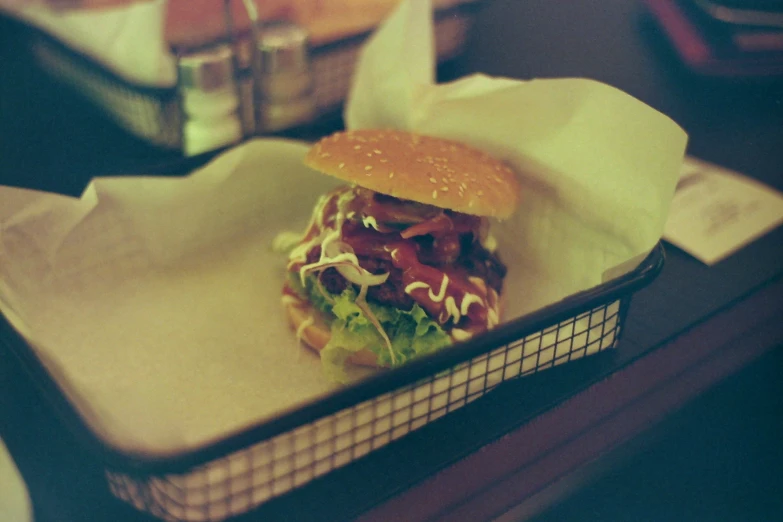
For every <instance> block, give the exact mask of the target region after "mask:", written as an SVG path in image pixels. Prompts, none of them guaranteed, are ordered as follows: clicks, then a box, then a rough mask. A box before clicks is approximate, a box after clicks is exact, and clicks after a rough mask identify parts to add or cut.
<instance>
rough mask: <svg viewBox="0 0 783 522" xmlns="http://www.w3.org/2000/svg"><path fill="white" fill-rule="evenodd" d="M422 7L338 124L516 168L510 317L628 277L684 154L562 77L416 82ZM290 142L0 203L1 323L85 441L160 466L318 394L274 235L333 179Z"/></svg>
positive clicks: (428, 56)
mask: <svg viewBox="0 0 783 522" xmlns="http://www.w3.org/2000/svg"><path fill="white" fill-rule="evenodd" d="M431 24H432V21H431V11H430V6H429V2H425V1H418V0H417V1H415V2H414V1H404V2H402V3H401V4H400V6H399V8H398V9H397V10H396V11H395V13H394V14H393V15H392V16H391V18H390V19H389V20H388V21H387V22H386V23H385V24H384V25H383V26H382V27H381V28H380V30H379V32H378V33H376V35H375V36H374V37H373V38H372V39H371V41H370V43H369V45H368V46H367V48H366V49H365V51H364V53H363V54H362V56H361V61H360V65H359V67H358V70H357V74H356V78H355V84H354V88H353V90H352V93H351V97H350V99H349V103H348V107H347V111H346V120H347V123H348V125H349V126H350V127H354V128H357V127H398V128H407V129H412V130H415V131H419V132H422V133H426V134H432V135H437V136H444V137H450V138H456V139H460V140H462V141H465V142H468V143H472V144H474V145H476V146H478V147H481V148H483V149H485V150H487V151H489V152H490V153H492V154H494V155H496V156H498V157H500V158H501V159H504V160H506V161H508V162H509V163H510V164H511V165H513V166H514V167H515V168H516V169H517V170H518V171H519V173H520V176H521V179H522V183H523V193H522V204H521V207H520V210H519V212H518V213H517V214H516V215H515V216H514V217H513V218H511V219H509V220H507V221H505V222H503V223H501V224H498V225H497V227H496V233H497V236H498V239H499V245H500V246H499V248H500V249H501V253H502V256H503V259H504V260H505V261H506V262H507V264H508V265H509V276H508V279H507V285H506V289H505V292H506V294H507V303H508V305H507V316H506V319H507V320H510V319H513V318H515V317H519V316H521V315H524V314H525V313H527V312H530V311H532V310H534V309H537V308H539V307H541V306H543V305H546V304H549V303H551V302H554V301H557V300H558V299H561V298H563V297H565V296H567V295H570V294H572V293H575V292H577V291H580V290H585V289H588V288H590V287H592V286H595V285H596V284H599V283H600V282H602V281H603V279H604V277H605V274H606V273H607V271H611V273H612V274H616V273H618V271H617V270H616V267H618V266H624V267H625V268H630V267H632V266H633V263H630V264H629V263H628V262H629V261H631V260H634V259H637V258H638V257H639V256H641V255H644V254H646V253H647V252H649V250H650V249H651V248H652V247H653V246H654V245H655V243H656V242H657V241H658V239H659V238H660V236H661V233H662V230H663V225H664V223H665V220H666V215H667V212H668V206H669V203H670V201H671V198H672V194H673V191H674V187H675V184H676V181H677V177H678V172H679V166H680V164H681V161H682V156H683V152H684V148H685V143H686V135H685V133H684V132H683V131H682V130H681V129H680V128H679V127H678V126H677V125H676V124H674V123H673V122H672V121H671V120H669V119H668V118H667V117H665V116H664V115H662V114H660V113H658V112H656V111H654V110H653V109H651V108H649V107H647V106H646V105H644V104H642V103H641V102H639V101H637V100H635V99H633V98H631V97H630V96H628V95H626V94H624V93H622V92H620V91H618V90H616V89H614V88H612V87H609V86H606V85H602V84H599V83H597V82H593V81H589V80H580V79H558V80H534V81H530V82H521V81H516V80H510V79H498V78H488V77H485V76H480V75H479V76H472V77H469V78H465V79H463V80H460V81H457V82H455V83H452V84H447V85H435V84H434V83H433V71H434V59H433V57H434V51H433V49H432V33H431V27H432V25H431ZM306 150H307V145H306V144H302V143H295V142H288V141H281V140H255V141H251V142H249V143H246V144H244V145H242V146H239V147H237V148H235V149H233V150H232V151H230V152H228V153H225V154H224V155H222V156H220V157H219V158H217V159H216V160H215V161H213V162H212V163H211V164H209V165H207V166H206V167H205V168H203V169H201V170H199V171H197V172H194V173H192V174H191V175H190V176H188V177H186V178H154V177H144V176H138V177H126V178H100V179H96V180H94V181H93V182H92V183H91V184H90V186H89V187H88V188H87V190H86V191H85V193H84V194H83V195H82V197H81V198H70V197H65V196H60V195H54V194H46V193H40V192H34V191H28V190H23V189H16V188H9V187H2V188H1V189H0V310H1V311H2V312H3V314H5V316H6V317H7V318H8V319H9V321H10V322H11V323H12V325H13V326H14V327H15V328H16V329H17V330H19V331H20V332H21V333H22V335H24V336H25V338H26V339H27V340H28V341H29V343H30V345H31V346H32V348H33V349H34V350H35V353H36V354H37V355H38V356H39V357H40V359H41V360H42V361H43V362H44V364H45V365H46V367H47V369H48V370H49V372H51V374H52V376H53V377H54V378H55V380H56V381H57V383H58V384H59V385H60V387H61V388H62V390H63V392H64V393H65V394H66V395H67V396H68V398H69V399H70V400H71V401H72V402H73V403H74V404H75V406H76V407H77V409H78V411H79V413H80V414H81V415H82V416H83V417H84V419H85V421H86V422H87V423H88V424H89V426H90V427H91V428H92V429H93V430H94V431H95V432H96V433H97V434H98V435H99V436H100V437H102V438H103V439H104V440H105V441H106V442H107V443H109V444H111V445H113V446H115V447H117V448H118V449H120V450H123V451H126V452H131V453H140V454H145V455H163V454H173V453H177V452H181V451H185V450H187V449H191V448H194V447H197V446H200V445H202V444H204V443H208V442H210V441H212V440H215V439H218V438H221V437H223V436H225V435H227V434H229V433H231V432H234V431H236V430H240V429H242V428H245V427H247V426H249V425H252V424H256V423H258V422H262V421H264V420H265V419H268V418H270V417H272V416H275V415H277V414H279V413H280V412H282V411H285V410H288V409H290V408H295V407H296V406H297V405H300V404H302V403H305V402H308V401H311V400H313V399H314V398H317V397H319V396H322V395H323V394H326V393H329V392H330V391H331V390H332V389H333V387H334V386H335V385H333V384H331V383H329V382H327V381H326V380H325V378H324V377H323V376H322V374H321V370H320V362H319V360H318V358H317V356H315V355H314V354H313V353H311V352H309V351H307V350H304V349H302V348H300V347H299V346H298V345H297V342H296V339H295V337H294V335H293V333H292V332H291V331H290V330H289V329H288V327H287V325H286V323H285V320H284V318H283V314H282V310H281V307H280V287H281V285H282V282H283V278H284V266H285V258H284V256H281V255H279V254H276V253H274V252H272V250H271V242H272V239H273V237H274V236H275V235H276V234H277V233H278V232H279V231H281V230H286V229H287V230H290V229H297V228H302V227H303V226H304V225H305V223H306V221H307V219H308V217H309V213H310V211H311V209H312V206H313V204H314V202H315V200H316V198H317V197H318V195H319V194H321V193H323V192H324V191H326V190H328V189H329V188H330V187H332V186H334V185H335V183H336V181H335V180H333V179H331V178H329V177H328V176H324V175H321V174H318V173H315V172H313V171H310V170H309V169H307V168H305V167H303V166H302V165H301V159H302V156H303V155H304V153H305V151H306Z"/></svg>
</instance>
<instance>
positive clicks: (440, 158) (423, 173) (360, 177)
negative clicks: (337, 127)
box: [305, 129, 519, 219]
mask: <svg viewBox="0 0 783 522" xmlns="http://www.w3.org/2000/svg"><path fill="white" fill-rule="evenodd" d="M305 164H306V165H307V166H309V167H311V168H313V169H315V170H318V171H320V172H323V173H324V174H329V175H331V176H335V177H336V178H339V179H341V180H344V181H347V182H349V183H354V184H356V185H359V186H361V187H364V188H367V189H370V190H373V191H375V192H380V193H382V194H386V195H389V196H394V197H397V198H401V199H408V200H412V201H417V202H419V203H425V204H428V205H434V206H437V207H441V208H445V209H450V210H454V211H457V212H462V213H465V214H473V215H476V216H487V217H494V218H499V219H505V218H507V217H509V216H510V215H511V214H513V212H514V210H515V209H516V207H517V204H518V202H519V182H518V181H517V177H516V175H515V173H514V171H512V170H511V169H510V168H509V167H508V166H507V165H506V164H504V163H503V162H501V161H498V160H497V159H494V158H492V157H490V156H489V155H487V154H486V153H485V152H482V151H480V150H477V149H474V148H472V147H469V146H467V145H465V144H462V143H459V142H456V141H450V140H444V139H440V138H433V137H430V136H422V135H419V134H413V133H410V132H404V131H397V130H377V129H363V130H354V131H347V132H338V133H336V134H333V135H331V136H329V137H326V138H324V139H322V140H321V141H319V142H318V143H316V144H315V145H314V146H313V147H312V148H311V149H310V151H309V153H308V154H307V156H306V157H305Z"/></svg>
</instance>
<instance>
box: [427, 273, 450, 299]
mask: <svg viewBox="0 0 783 522" xmlns="http://www.w3.org/2000/svg"><path fill="white" fill-rule="evenodd" d="M448 285H449V276H447V275H446V274H443V279H442V280H441V282H440V290H438V295H435V294H433V293H432V288H430V290H429V296H430V299H432V302H433V303H440V302H441V301H443V298H444V297H445V296H446V287H447V286H448ZM428 286H429V285H428Z"/></svg>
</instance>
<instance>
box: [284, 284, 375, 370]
mask: <svg viewBox="0 0 783 522" xmlns="http://www.w3.org/2000/svg"><path fill="white" fill-rule="evenodd" d="M285 295H286V296H290V297H293V299H285V300H284V301H283V308H284V309H285V312H286V316H287V317H288V322H289V323H290V325H291V326H292V327H293V328H294V330H296V331H297V332H299V335H300V338H301V339H302V341H303V342H304V343H305V344H306V345H307V346H309V347H310V348H312V349H313V350H315V351H317V352H320V351H321V350H323V348H324V346H326V345H327V344H328V343H329V340H330V339H331V338H332V333H331V331H330V329H329V325H327V324H326V321H325V320H324V317H323V315H322V314H321V313H320V312H319V311H318V310H316V309H314V308H313V306H312V305H311V304H310V303H308V302H307V301H305V300H303V299H299V298H298V297H295V296H294V295H292V293H286V294H285ZM310 318H312V320H313V322H312V323H311V324H308V325H306V326H305V327H304V328H302V324H304V323H305V322H306V321H309V320H310ZM300 330H301V331H300ZM348 362H349V363H351V364H356V365H359V366H369V367H372V368H380V365H379V364H378V356H377V355H376V354H374V353H373V352H372V351H370V350H368V349H367V348H364V349H362V350H360V351H358V352H356V353H353V354H352V355H351V356H349V357H348Z"/></svg>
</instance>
